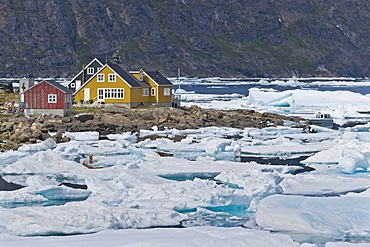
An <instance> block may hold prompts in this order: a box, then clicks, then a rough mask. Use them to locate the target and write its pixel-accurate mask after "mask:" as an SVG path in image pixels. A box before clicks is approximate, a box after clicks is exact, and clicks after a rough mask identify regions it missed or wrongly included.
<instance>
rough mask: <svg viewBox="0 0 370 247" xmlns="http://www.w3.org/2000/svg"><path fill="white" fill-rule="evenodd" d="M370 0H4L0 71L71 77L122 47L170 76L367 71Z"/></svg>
mask: <svg viewBox="0 0 370 247" xmlns="http://www.w3.org/2000/svg"><path fill="white" fill-rule="evenodd" d="M369 29H370V2H369V1H368V0H357V1H348V0H306V1H295V0H282V1H277V0H265V1H258V0H228V1H223V0H142V1H139V0H89V1H85V0H63V1H60V0H29V1H23V0H0V77H5V76H33V77H39V76H41V77H45V76H50V77H68V76H73V75H75V74H76V73H77V72H78V71H79V70H80V69H81V67H82V66H83V65H86V63H87V62H89V61H90V60H91V59H92V58H93V57H95V56H107V57H110V56H112V54H113V53H115V51H116V50H119V52H120V54H121V57H122V60H123V61H124V62H125V63H126V64H128V66H130V67H131V68H140V67H143V68H147V69H158V70H160V71H162V72H163V73H164V74H165V75H166V76H176V75H177V68H181V71H182V72H183V74H184V75H191V76H248V77H288V76H289V77H290V76H353V77H365V76H369V75H370V67H369V62H370V32H369V31H370V30H369Z"/></svg>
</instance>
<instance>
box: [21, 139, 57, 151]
mask: <svg viewBox="0 0 370 247" xmlns="http://www.w3.org/2000/svg"><path fill="white" fill-rule="evenodd" d="M56 146H57V143H56V142H55V141H54V140H53V139H51V138H48V139H46V140H45V141H43V142H40V143H36V144H29V145H24V146H21V147H19V148H18V151H21V152H39V151H44V150H48V149H53V148H55V147H56Z"/></svg>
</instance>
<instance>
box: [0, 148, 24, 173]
mask: <svg viewBox="0 0 370 247" xmlns="http://www.w3.org/2000/svg"><path fill="white" fill-rule="evenodd" d="M27 155H29V154H28V153H25V152H19V151H13V150H10V151H7V152H4V153H0V170H1V168H2V167H5V166H7V165H9V164H12V163H14V162H16V161H17V160H19V159H21V158H23V157H25V156H27Z"/></svg>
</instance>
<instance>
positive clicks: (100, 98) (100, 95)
mask: <svg viewBox="0 0 370 247" xmlns="http://www.w3.org/2000/svg"><path fill="white" fill-rule="evenodd" d="M98 101H99V102H104V89H103V88H98Z"/></svg>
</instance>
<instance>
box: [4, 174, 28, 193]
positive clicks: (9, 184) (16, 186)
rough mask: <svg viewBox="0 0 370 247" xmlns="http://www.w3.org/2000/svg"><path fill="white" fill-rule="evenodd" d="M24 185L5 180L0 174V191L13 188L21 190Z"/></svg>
mask: <svg viewBox="0 0 370 247" xmlns="http://www.w3.org/2000/svg"><path fill="white" fill-rule="evenodd" d="M23 187H24V186H22V185H19V184H14V183H8V182H7V181H5V180H4V179H3V178H2V177H1V175H0V191H12V190H19V189H21V188H23Z"/></svg>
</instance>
